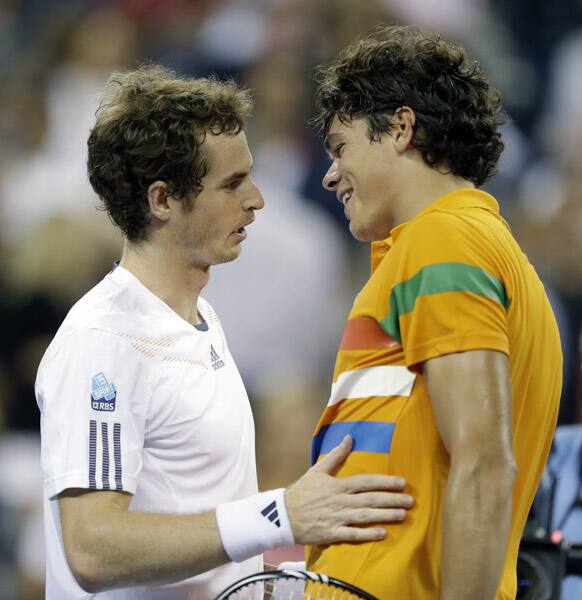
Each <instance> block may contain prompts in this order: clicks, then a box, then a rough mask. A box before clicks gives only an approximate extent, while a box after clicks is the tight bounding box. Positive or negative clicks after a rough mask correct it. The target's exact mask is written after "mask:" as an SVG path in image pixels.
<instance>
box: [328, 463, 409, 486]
mask: <svg viewBox="0 0 582 600" xmlns="http://www.w3.org/2000/svg"><path fill="white" fill-rule="evenodd" d="M322 462H323V461H322ZM338 482H340V483H341V486H342V490H343V491H345V492H348V493H355V492H370V491H374V490H376V491H381V490H389V491H399V490H402V489H404V487H405V486H406V481H405V480H404V479H402V477H395V476H393V475H352V476H350V477H341V478H339V479H338Z"/></svg>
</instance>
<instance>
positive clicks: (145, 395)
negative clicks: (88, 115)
mask: <svg viewBox="0 0 582 600" xmlns="http://www.w3.org/2000/svg"><path fill="white" fill-rule="evenodd" d="M198 311H199V313H200V314H201V315H202V317H203V319H204V321H205V323H204V324H203V325H201V326H196V327H194V326H192V325H191V324H190V323H188V322H186V321H184V320H183V319H182V318H180V317H179V316H178V315H177V314H176V313H175V312H174V311H173V310H172V309H171V308H170V307H169V306H167V305H166V304H165V303H164V302H163V301H162V300H160V299H159V298H158V297H157V296H156V295H154V294H153V293H152V292H150V291H149V290H148V289H147V288H146V287H145V286H143V285H142V284H141V283H140V281H139V280H138V279H137V278H136V277H134V276H133V275H132V274H131V273H130V272H129V271H127V270H126V269H123V268H122V267H117V268H116V269H115V270H114V271H113V272H112V273H110V274H109V275H107V276H106V277H105V278H104V279H103V280H102V281H101V282H100V283H99V284H97V285H96V286H95V287H94V288H93V289H92V290H91V291H89V292H88V293H87V294H86V295H85V296H84V297H83V298H81V299H80V300H79V301H78V302H77V303H76V304H75V306H73V308H72V309H71V311H70V312H69V314H68V315H67V317H66V319H65V320H64V322H63V324H62V325H61V327H60V329H59V330H58V332H57V334H56V336H55V338H54V339H53V341H52V343H51V344H50V346H49V348H48V349H47V351H46V353H45V355H44V357H43V359H42V361H41V364H40V367H39V370H38V374H37V379H36V397H37V402H38V405H39V408H40V410H41V436H42V468H43V472H44V478H45V483H44V490H45V491H44V509H45V544H46V561H47V565H46V567H47V573H46V575H47V579H46V598H47V600H72V599H75V600H76V599H85V598H96V599H99V600H121V599H123V600H130V599H131V600H138V599H139V600H153V599H159V600H161V599H164V600H178V599H180V600H182V599H184V600H185V599H187V598H195V599H196V600H206V599H208V600H210V599H212V598H214V597H215V596H216V595H217V594H218V593H219V592H220V591H221V590H222V589H223V588H225V587H226V586H227V585H228V584H230V583H232V582H234V581H236V580H237V579H239V578H241V577H243V576H245V575H247V574H250V573H253V572H256V571H260V570H262V558H261V557H260V556H259V557H255V558H253V559H250V560H248V561H245V562H243V563H240V564H235V563H229V564H227V565H224V566H223V567H219V568H218V569H214V570H212V571H209V572H207V573H204V574H202V575H200V576H198V577H194V578H192V579H188V580H186V581H182V582H180V583H176V584H173V585H169V586H162V587H148V588H144V587H140V588H125V589H120V590H112V591H107V592H102V593H98V594H94V595H92V594H88V593H86V592H84V591H83V590H82V589H81V588H80V587H79V585H78V584H77V582H76V581H75V579H74V577H73V575H72V573H71V571H70V569H69V567H68V564H67V561H66V558H65V554H64V551H63V542H62V535H61V527H60V518H59V507H58V499H57V495H58V494H59V493H60V492H62V491H63V490H65V489H67V488H85V489H95V490H119V491H125V492H129V493H131V494H133V497H132V500H131V503H130V510H133V511H146V512H163V513H197V512H203V511H206V510H209V509H212V508H214V507H216V506H217V505H218V504H220V503H222V502H227V501H230V500H235V499H239V498H243V497H246V496H250V495H252V494H255V493H256V492H257V475H256V465H255V441H254V423H253V417H252V414H251V409H250V405H249V400H248V397H247V394H246V391H245V388H244V386H243V383H242V381H241V378H240V375H239V373H238V370H237V368H236V366H235V364H234V362H233V359H232V357H231V355H230V353H229V350H228V347H227V345H226V341H225V338H224V333H223V331H222V328H221V326H220V322H219V320H218V317H217V316H216V313H215V312H214V311H213V309H212V307H211V306H210V305H209V304H208V303H207V302H205V301H204V300H202V299H199V301H198Z"/></svg>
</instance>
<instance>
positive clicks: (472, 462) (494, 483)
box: [451, 451, 517, 497]
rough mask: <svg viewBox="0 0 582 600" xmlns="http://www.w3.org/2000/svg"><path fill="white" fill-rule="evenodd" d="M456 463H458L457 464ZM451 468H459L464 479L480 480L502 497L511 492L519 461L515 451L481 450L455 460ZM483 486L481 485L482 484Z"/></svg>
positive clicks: (484, 485) (485, 486) (492, 491)
mask: <svg viewBox="0 0 582 600" xmlns="http://www.w3.org/2000/svg"><path fill="white" fill-rule="evenodd" d="M455 463H456V465H455ZM451 468H452V469H455V470H458V473H459V475H461V473H463V475H461V478H462V479H466V480H473V481H474V482H479V483H480V484H482V487H483V488H485V489H488V490H490V492H491V493H493V494H496V495H499V496H500V497H507V494H508V493H511V490H512V489H513V484H514V483H515V479H516V477H517V463H516V461H515V458H514V456H513V452H504V453H499V452H485V451H482V452H479V453H476V454H473V455H472V456H464V457H462V458H460V460H458V461H455V460H453V461H452V463H451ZM480 487H481V486H480Z"/></svg>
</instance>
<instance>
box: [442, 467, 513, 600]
mask: <svg viewBox="0 0 582 600" xmlns="http://www.w3.org/2000/svg"><path fill="white" fill-rule="evenodd" d="M490 465H491V466H489V467H486V466H477V467H475V468H470V466H468V465H467V464H463V463H461V462H460V461H458V463H455V461H453V462H452V463H451V470H450V472H449V477H448V481H447V486H446V492H445V499H444V511H443V535H442V565H441V574H442V583H441V599H442V600H493V599H494V597H495V592H496V590H497V586H498V584H499V579H500V577H501V573H502V569H503V564H504V561H505V554H506V549H507V540H508V537H509V528H510V523H511V505H512V497H511V494H512V486H513V480H514V468H513V465H512V464H511V463H509V462H504V461H503V460H499V461H493V460H492V461H490Z"/></svg>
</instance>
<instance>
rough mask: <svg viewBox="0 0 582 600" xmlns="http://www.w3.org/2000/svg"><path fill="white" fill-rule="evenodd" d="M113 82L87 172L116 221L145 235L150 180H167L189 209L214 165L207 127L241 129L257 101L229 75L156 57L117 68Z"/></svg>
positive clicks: (131, 234)
mask: <svg viewBox="0 0 582 600" xmlns="http://www.w3.org/2000/svg"><path fill="white" fill-rule="evenodd" d="M113 86H117V88H116V89H115V90H114V92H113V95H112V96H111V98H110V99H109V100H108V101H106V102H105V101H104V102H103V103H102V104H101V106H100V108H99V110H98V111H97V121H96V123H95V126H94V127H93V129H92V130H91V134H90V135H89V140H88V149H89V156H88V161H87V167H88V173H89V180H90V182H91V185H92V186H93V189H94V190H95V192H96V193H97V195H98V196H99V197H100V199H101V201H102V202H103V205H104V207H105V210H106V211H107V213H108V214H109V216H110V218H111V219H112V221H113V222H114V223H115V224H116V225H117V226H118V227H119V228H120V229H121V231H122V232H123V233H124V235H125V236H126V237H127V239H128V240H129V241H130V242H140V241H143V240H145V239H147V236H148V230H149V225H150V223H151V221H150V216H149V205H148V200H147V190H148V187H149V186H150V185H151V184H152V183H153V182H154V181H158V180H160V181H164V182H166V184H167V185H168V187H169V193H170V194H171V195H172V196H174V197H175V198H179V199H182V200H183V201H184V207H185V208H186V209H189V208H190V206H191V201H192V197H193V196H194V195H197V194H198V193H200V191H201V190H202V187H203V186H202V179H203V178H204V176H205V175H206V174H207V172H208V168H209V166H208V162H207V158H206V156H205V152H204V148H203V143H204V139H205V136H206V134H207V133H208V132H210V133H212V134H214V135H218V134H222V133H228V134H237V133H239V132H240V131H241V130H242V129H243V128H244V125H245V123H246V121H247V119H248V117H249V115H250V112H251V108H252V101H251V98H250V94H249V93H248V92H247V91H246V90H243V89H241V88H239V87H238V86H237V85H236V84H235V83H234V82H232V81H229V82H221V81H218V80H217V79H214V78H209V79H182V78H178V77H177V76H176V74H175V73H174V72H173V71H170V70H169V69H166V68H164V67H161V66H157V65H144V66H142V67H140V68H139V69H137V70H135V71H131V72H127V73H114V74H113V75H112V76H111V78H110V79H109V82H108V87H109V88H111V87H113Z"/></svg>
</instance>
